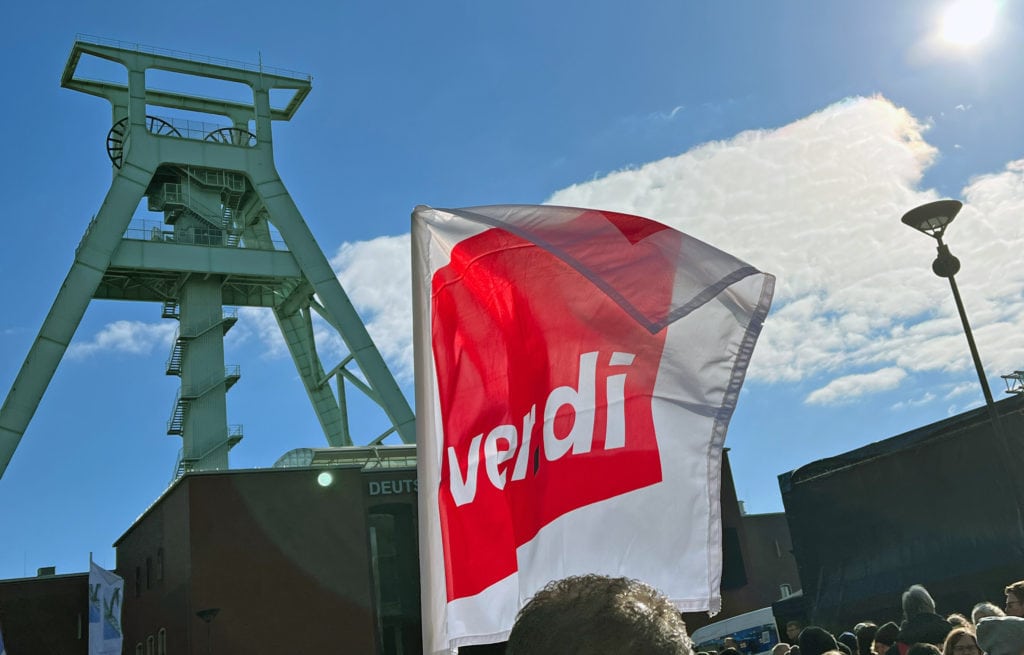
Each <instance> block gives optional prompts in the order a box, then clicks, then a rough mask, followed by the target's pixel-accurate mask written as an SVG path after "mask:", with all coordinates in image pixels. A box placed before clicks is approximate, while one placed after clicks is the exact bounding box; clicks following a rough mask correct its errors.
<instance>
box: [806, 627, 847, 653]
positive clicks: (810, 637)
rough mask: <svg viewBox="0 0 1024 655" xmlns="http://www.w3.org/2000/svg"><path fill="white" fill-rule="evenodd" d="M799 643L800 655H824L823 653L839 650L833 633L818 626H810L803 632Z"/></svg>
mask: <svg viewBox="0 0 1024 655" xmlns="http://www.w3.org/2000/svg"><path fill="white" fill-rule="evenodd" d="M797 642H798V643H797V645H798V646H800V655H823V653H827V652H828V651H830V650H838V648H839V646H838V645H837V644H836V638H835V637H833V636H832V633H830V632H829V631H827V630H825V629H824V628H819V627H818V626H816V625H810V626H807V627H806V628H804V629H803V630H801V631H800V636H799V637H798V638H797Z"/></svg>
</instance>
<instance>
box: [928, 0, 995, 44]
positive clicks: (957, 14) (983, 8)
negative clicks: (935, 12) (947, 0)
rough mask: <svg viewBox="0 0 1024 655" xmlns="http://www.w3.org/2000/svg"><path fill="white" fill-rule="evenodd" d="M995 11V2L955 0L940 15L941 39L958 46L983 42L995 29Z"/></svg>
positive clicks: (987, 0)
mask: <svg viewBox="0 0 1024 655" xmlns="http://www.w3.org/2000/svg"><path fill="white" fill-rule="evenodd" d="M997 10H998V8H997V6H996V1H995V0H956V1H955V2H953V3H952V4H951V5H949V7H947V8H946V11H945V12H943V14H942V38H943V39H944V40H945V41H946V42H948V43H951V44H954V45H959V46H972V45H974V44H976V43H979V42H981V41H983V40H984V39H985V37H987V36H988V35H989V34H991V33H992V30H993V28H994V27H995V24H996V13H997Z"/></svg>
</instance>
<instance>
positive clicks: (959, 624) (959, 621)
mask: <svg viewBox="0 0 1024 655" xmlns="http://www.w3.org/2000/svg"><path fill="white" fill-rule="evenodd" d="M946 621H947V622H948V623H949V624H950V625H951V626H953V627H954V628H971V629H973V628H974V624H972V623H971V620H970V619H968V618H967V617H966V616H964V615H963V614H960V613H959V612H953V613H952V614H950V615H949V616H947V617H946Z"/></svg>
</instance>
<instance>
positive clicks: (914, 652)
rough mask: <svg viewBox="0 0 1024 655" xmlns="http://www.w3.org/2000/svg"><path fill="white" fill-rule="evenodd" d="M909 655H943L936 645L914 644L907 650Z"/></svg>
mask: <svg viewBox="0 0 1024 655" xmlns="http://www.w3.org/2000/svg"><path fill="white" fill-rule="evenodd" d="M907 655H942V651H941V650H939V647H938V646H936V645H935V644H914V645H913V646H911V647H910V648H908V649H907Z"/></svg>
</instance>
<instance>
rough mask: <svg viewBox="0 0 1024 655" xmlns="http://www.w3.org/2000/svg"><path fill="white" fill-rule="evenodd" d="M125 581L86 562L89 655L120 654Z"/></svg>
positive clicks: (91, 562)
mask: <svg viewBox="0 0 1024 655" xmlns="http://www.w3.org/2000/svg"><path fill="white" fill-rule="evenodd" d="M123 594H124V580H123V579H122V578H121V577H120V576H118V575H117V574H116V573H114V572H113V571H108V570H106V569H104V568H102V567H99V566H97V565H96V564H95V563H94V562H93V561H92V559H91V558H90V560H89V655H120V654H121V638H122V631H121V602H122V598H123Z"/></svg>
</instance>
